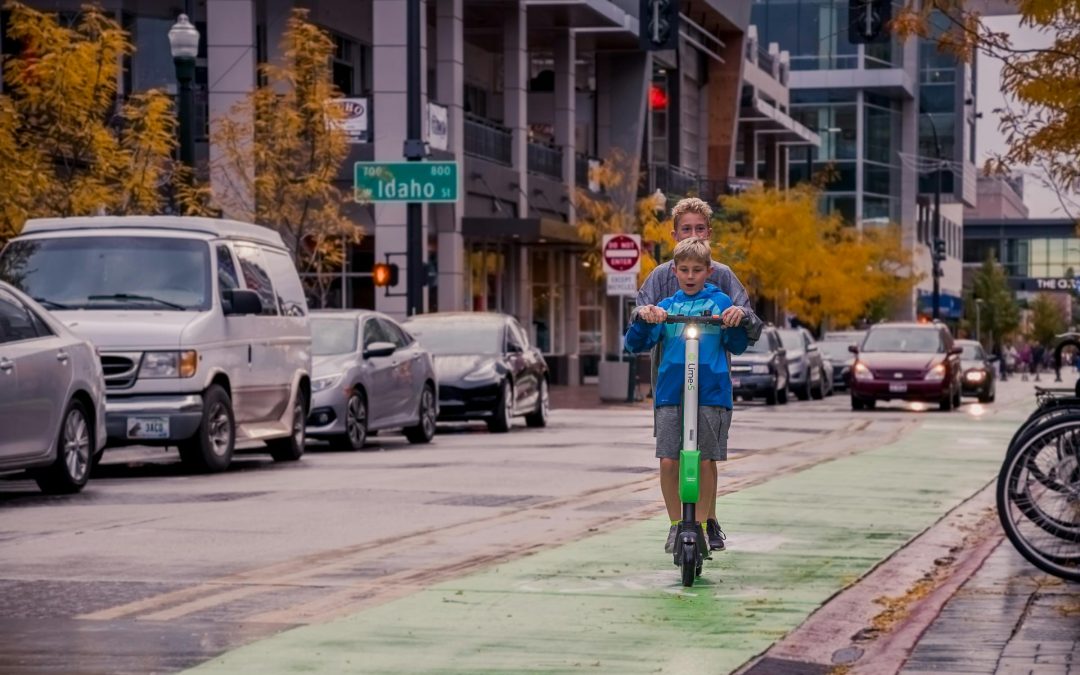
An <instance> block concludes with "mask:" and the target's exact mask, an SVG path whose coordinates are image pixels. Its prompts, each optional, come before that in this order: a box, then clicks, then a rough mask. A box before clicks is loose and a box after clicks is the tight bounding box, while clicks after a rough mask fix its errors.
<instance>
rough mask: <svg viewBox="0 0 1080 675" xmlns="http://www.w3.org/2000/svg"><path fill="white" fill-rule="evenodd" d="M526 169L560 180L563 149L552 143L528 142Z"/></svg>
mask: <svg viewBox="0 0 1080 675" xmlns="http://www.w3.org/2000/svg"><path fill="white" fill-rule="evenodd" d="M528 155H529V163H528V170H529V171H530V172H532V173H538V174H540V175H542V176H548V177H550V178H554V179H555V180H562V177H563V170H562V157H563V149H562V148H561V147H559V146H558V145H555V144H553V143H538V142H536V141H530V142H529V148H528Z"/></svg>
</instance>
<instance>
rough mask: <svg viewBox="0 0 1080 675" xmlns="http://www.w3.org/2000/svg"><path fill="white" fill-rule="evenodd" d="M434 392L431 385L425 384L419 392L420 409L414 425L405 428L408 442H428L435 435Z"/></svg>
mask: <svg viewBox="0 0 1080 675" xmlns="http://www.w3.org/2000/svg"><path fill="white" fill-rule="evenodd" d="M436 414H437V413H436V411H435V392H434V391H432V388H431V385H429V384H425V385H424V390H423V391H422V392H420V410H419V415H418V416H417V423H416V426H414V427H406V428H405V430H404V431H405V438H407V439H408V440H409V442H410V443H430V442H431V439H432V438H434V437H435V416H436Z"/></svg>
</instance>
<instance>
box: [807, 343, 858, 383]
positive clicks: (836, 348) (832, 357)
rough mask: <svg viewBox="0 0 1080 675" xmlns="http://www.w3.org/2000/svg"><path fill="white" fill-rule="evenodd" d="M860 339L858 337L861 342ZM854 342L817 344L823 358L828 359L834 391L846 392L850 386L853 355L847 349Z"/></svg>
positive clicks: (853, 361)
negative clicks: (842, 390) (841, 390)
mask: <svg viewBox="0 0 1080 675" xmlns="http://www.w3.org/2000/svg"><path fill="white" fill-rule="evenodd" d="M861 339H862V337H861V336H860V337H859V340H861ZM857 343H858V341H856V342H851V343H849V342H844V341H841V340H828V339H826V340H824V341H822V342H819V343H818V349H819V350H821V355H822V357H823V358H826V359H828V361H829V364H830V365H831V366H832V385H833V388H834V389H836V390H840V389H844V390H846V389H847V388H848V387H849V386H850V385H849V382H848V380H849V379H850V377H851V366H852V364H854V363H855V355H854V354H852V353H851V350H850V349H849V348H850V347H851V346H852V345H854V344H857Z"/></svg>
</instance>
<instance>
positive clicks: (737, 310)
mask: <svg viewBox="0 0 1080 675" xmlns="http://www.w3.org/2000/svg"><path fill="white" fill-rule="evenodd" d="M745 316H746V314H744V313H743V311H742V308H741V307H735V306H734V305H732V306H731V307H728V308H727V309H725V310H724V313H723V314H721V315H720V318H721V319H723V320H724V327H725V328H734V327H735V326H738V325H739V324H740V323H742V320H743V317H745Z"/></svg>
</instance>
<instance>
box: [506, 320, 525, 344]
mask: <svg viewBox="0 0 1080 675" xmlns="http://www.w3.org/2000/svg"><path fill="white" fill-rule="evenodd" d="M510 326H511V327H512V328H513V330H514V332H515V333H517V339H518V342H520V343H521V346H522V347H524V348H525V349H528V348H529V334H528V333H526V332H525V329H524V328H523V327H522V326H521V324H520V323H518V320H517V319H514V320H513V321H511V322H510Z"/></svg>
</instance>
